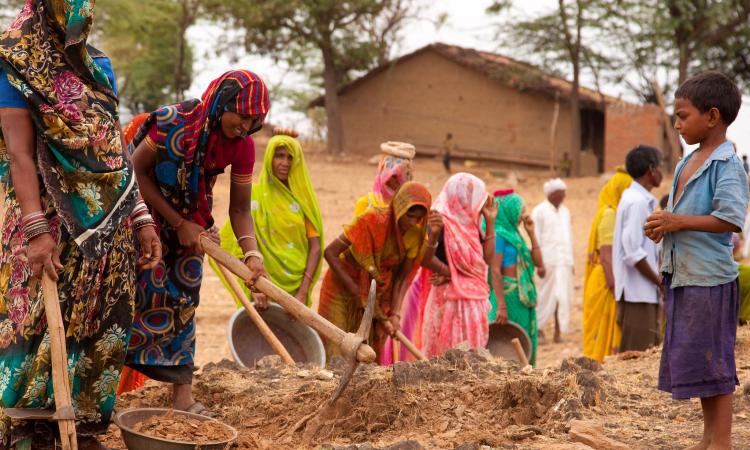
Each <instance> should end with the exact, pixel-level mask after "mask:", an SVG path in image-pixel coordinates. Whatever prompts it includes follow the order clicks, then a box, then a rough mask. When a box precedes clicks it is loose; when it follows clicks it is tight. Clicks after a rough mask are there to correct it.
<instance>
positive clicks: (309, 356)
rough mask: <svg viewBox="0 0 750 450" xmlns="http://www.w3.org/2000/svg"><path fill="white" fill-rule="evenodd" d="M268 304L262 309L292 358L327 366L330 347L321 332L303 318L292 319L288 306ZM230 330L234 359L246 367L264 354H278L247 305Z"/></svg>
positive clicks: (235, 318) (237, 315)
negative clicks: (253, 319)
mask: <svg viewBox="0 0 750 450" xmlns="http://www.w3.org/2000/svg"><path fill="white" fill-rule="evenodd" d="M268 306H269V307H268V309H267V310H265V311H258V312H259V313H260V315H261V317H263V320H264V321H265V322H266V323H267V324H268V327H269V328H271V331H273V333H274V334H275V335H276V337H277V338H279V340H280V341H281V343H282V344H284V347H286V349H287V351H288V352H289V354H290V355H291V356H292V359H294V361H296V362H306V363H311V364H315V365H317V366H319V367H325V364H326V351H325V347H324V346H323V341H322V340H321V339H320V336H318V333H316V332H315V330H313V329H312V328H310V327H309V326H307V325H305V324H304V323H302V322H300V321H299V320H295V321H292V320H289V316H287V314H286V312H285V311H284V308H282V307H281V306H279V305H277V304H276V303H269V304H268ZM227 334H228V335H229V348H230V349H231V350H232V356H233V357H234V360H235V361H237V362H238V363H240V364H242V365H243V366H245V367H254V366H255V363H256V362H257V361H258V360H260V359H261V358H263V357H264V356H268V355H275V354H276V353H275V352H274V351H273V349H272V348H271V346H270V345H268V342H266V340H265V338H264V337H263V335H261V334H260V331H258V328H257V327H256V326H255V324H254V323H253V321H252V319H250V316H248V315H247V312H245V310H244V309H238V310H237V312H235V313H234V315H232V318H231V319H230V320H229V327H228V329H227Z"/></svg>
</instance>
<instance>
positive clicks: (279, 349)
mask: <svg viewBox="0 0 750 450" xmlns="http://www.w3.org/2000/svg"><path fill="white" fill-rule="evenodd" d="M216 265H217V266H218V267H219V271H220V272H221V275H222V276H223V277H224V279H225V280H227V283H228V284H229V287H230V288H231V289H232V292H234V295H235V296H236V297H237V299H238V300H239V301H240V302H241V303H242V306H244V307H245V310H246V311H247V315H248V316H250V319H252V321H253V323H254V324H255V326H256V327H258V331H260V334H262V335H263V337H264V338H265V339H266V342H268V345H270V346H271V348H272V349H273V351H275V352H276V354H277V355H279V356H281V359H283V360H284V362H285V363H287V364H289V365H292V366H293V365H294V359H292V355H290V354H289V352H288V351H287V350H286V347H284V344H282V343H281V341H280V340H279V338H277V337H276V335H275V334H273V331H272V330H271V328H270V327H269V326H268V324H267V323H266V321H265V320H263V318H262V317H261V316H260V314H259V313H258V311H257V310H256V309H255V306H253V304H252V302H250V299H248V298H247V295H245V291H243V290H242V287H241V286H240V283H238V282H237V278H235V277H234V274H232V273H231V272H230V271H229V270H227V268H226V267H224V266H222V265H221V263H219V262H217V263H216Z"/></svg>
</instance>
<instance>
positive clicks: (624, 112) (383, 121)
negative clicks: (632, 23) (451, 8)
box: [311, 43, 670, 174]
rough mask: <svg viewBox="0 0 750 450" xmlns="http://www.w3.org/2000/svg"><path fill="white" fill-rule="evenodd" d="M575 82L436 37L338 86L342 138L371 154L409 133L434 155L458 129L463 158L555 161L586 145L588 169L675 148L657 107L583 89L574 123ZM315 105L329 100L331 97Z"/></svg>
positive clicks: (527, 163)
mask: <svg viewBox="0 0 750 450" xmlns="http://www.w3.org/2000/svg"><path fill="white" fill-rule="evenodd" d="M571 90H572V84H571V83H570V82H568V81H566V80H564V79H562V78H558V77H555V76H552V75H549V74H547V73H544V72H542V71H541V70H539V69H538V68H536V67H534V66H531V65H529V64H526V63H523V62H519V61H516V60H513V59H511V58H508V57H505V56H502V55H498V54H493V53H488V52H482V51H477V50H472V49H468V48H462V47H456V46H452V45H445V44H439V43H438V44H431V45H428V46H426V47H423V48H421V49H419V50H417V51H415V52H413V53H410V54H408V55H405V56H402V57H400V58H398V59H395V60H393V61H391V62H389V63H388V64H385V65H382V66H380V67H377V68H375V69H373V70H372V71H370V72H369V73H367V74H366V75H364V76H363V77H361V78H359V79H357V80H355V81H353V82H351V83H349V84H347V85H345V86H343V87H342V88H341V89H340V91H339V94H340V109H341V115H342V122H343V128H344V146H345V149H346V152H347V153H352V154H363V155H372V154H373V153H375V152H377V149H378V147H379V144H380V142H381V141H383V140H404V141H407V142H412V143H414V144H415V145H416V146H417V150H418V152H419V153H420V154H422V155H425V154H427V155H431V154H438V153H439V152H440V151H441V145H442V142H443V140H444V139H445V136H446V133H448V132H450V133H452V134H453V136H454V142H455V145H456V147H457V149H456V151H455V154H456V156H458V157H463V158H470V159H478V160H490V161H497V162H501V163H506V164H510V165H513V166H520V167H529V168H533V167H536V168H548V167H549V165H550V161H559V159H560V158H561V157H562V155H563V154H564V153H566V152H567V153H568V154H569V155H570V156H571V158H572V155H573V152H581V153H580V161H581V166H580V167H581V173H582V174H594V173H597V172H602V171H605V170H612V169H613V168H614V167H615V166H616V165H618V164H622V163H623V159H624V156H625V154H626V153H627V151H628V150H629V149H631V148H632V147H633V146H635V145H636V144H639V143H644V144H648V145H653V146H655V147H657V148H660V149H662V150H663V151H665V152H668V151H669V141H668V140H667V139H669V138H667V136H670V134H669V133H668V132H667V130H666V128H665V126H664V124H665V120H664V116H663V114H662V110H661V109H659V107H657V106H656V105H651V104H649V105H637V104H633V103H628V102H625V101H622V100H619V99H617V98H614V97H609V96H606V95H601V94H599V93H598V92H596V91H595V90H592V89H590V88H587V87H581V88H580V106H579V111H580V112H579V115H580V121H579V125H578V126H577V127H576V129H574V128H573V125H572V123H571V122H572V121H571V117H572V116H571V111H570V106H569V103H568V102H569V100H570V94H571ZM311 106H312V107H321V106H323V98H322V97H321V98H318V99H316V100H315V101H313V102H312V103H311Z"/></svg>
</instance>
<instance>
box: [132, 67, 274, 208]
mask: <svg viewBox="0 0 750 450" xmlns="http://www.w3.org/2000/svg"><path fill="white" fill-rule="evenodd" d="M269 106H270V101H269V98H268V90H267V89H266V84H265V83H264V82H263V80H262V79H261V78H260V77H258V75H256V74H254V73H253V72H250V71H249V70H232V71H229V72H226V73H225V74H224V75H222V76H220V77H219V78H217V79H215V80H213V81H212V82H211V84H210V85H209V86H208V89H206V92H204V93H203V96H202V97H201V99H200V100H198V99H192V100H187V101H185V102H182V103H178V104H176V105H171V106H165V107H163V108H161V109H159V110H157V111H155V112H153V113H152V114H151V117H149V119H148V120H147V121H146V122H145V123H144V124H143V125H142V126H141V128H140V130H139V131H138V134H137V135H136V137H135V139H134V140H133V146H134V147H137V146H138V144H140V142H141V141H142V140H143V139H144V138H145V137H146V136H147V135H148V132H149V130H150V129H151V126H152V125H153V123H154V122H156V125H157V133H158V134H159V136H160V137H164V147H165V150H166V151H159V152H157V160H156V170H155V173H156V179H157V181H158V182H159V187H160V188H161V190H162V193H163V194H164V195H165V197H166V198H168V199H169V200H170V201H171V203H172V206H173V207H174V208H175V209H176V210H177V211H178V212H180V213H181V214H182V215H183V216H188V215H190V214H191V213H192V212H194V211H195V210H196V209H197V208H198V203H199V202H198V201H196V197H197V195H198V193H199V192H200V191H201V189H202V187H201V183H202V182H204V181H205V180H202V179H203V173H204V170H203V169H204V168H203V162H204V161H205V158H206V154H207V150H208V148H207V147H208V140H209V136H210V134H211V133H212V132H213V131H214V130H216V128H217V127H218V126H219V119H220V118H221V115H222V114H223V113H224V112H226V111H231V112H235V113H237V114H242V115H256V116H259V121H258V122H256V123H257V124H258V125H259V124H262V121H263V119H264V118H265V116H266V114H267V113H268V108H269ZM258 125H256V126H255V127H254V129H253V130H251V132H252V131H257V129H258V128H259V126H258ZM239 139H249V137H245V138H239ZM160 167H164V170H161V169H160ZM175 173H177V176H176V179H175V175H174V174H175Z"/></svg>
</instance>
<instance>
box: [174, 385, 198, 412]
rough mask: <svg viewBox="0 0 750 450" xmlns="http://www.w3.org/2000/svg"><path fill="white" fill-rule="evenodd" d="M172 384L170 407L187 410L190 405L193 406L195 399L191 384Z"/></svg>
mask: <svg viewBox="0 0 750 450" xmlns="http://www.w3.org/2000/svg"><path fill="white" fill-rule="evenodd" d="M172 386H173V390H172V393H173V398H172V407H173V408H174V409H177V410H180V411H187V410H188V409H189V408H190V407H191V406H193V404H195V399H194V398H193V385H191V384H175V385H172Z"/></svg>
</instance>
